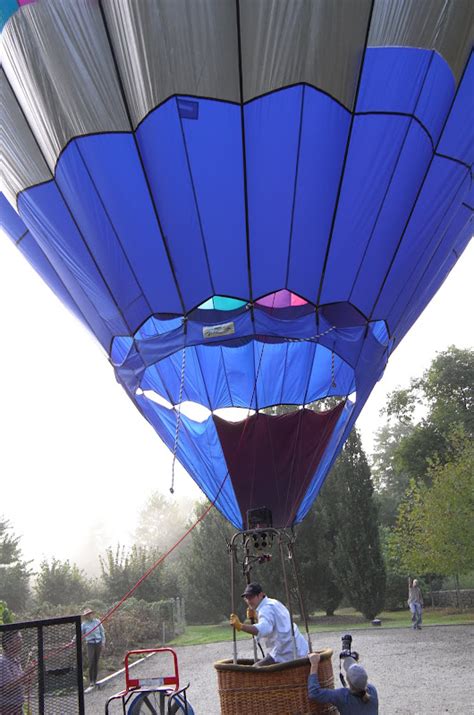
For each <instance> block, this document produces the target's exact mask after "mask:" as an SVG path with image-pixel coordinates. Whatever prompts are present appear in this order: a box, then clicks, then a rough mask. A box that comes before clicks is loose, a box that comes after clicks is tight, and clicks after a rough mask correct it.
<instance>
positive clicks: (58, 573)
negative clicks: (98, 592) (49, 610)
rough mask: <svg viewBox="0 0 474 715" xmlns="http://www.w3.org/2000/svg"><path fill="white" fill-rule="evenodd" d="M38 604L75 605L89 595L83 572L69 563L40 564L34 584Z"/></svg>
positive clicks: (46, 562) (52, 561) (87, 582)
mask: <svg viewBox="0 0 474 715" xmlns="http://www.w3.org/2000/svg"><path fill="white" fill-rule="evenodd" d="M34 588H35V593H36V599H37V601H38V603H40V604H41V603H50V604H51V605H53V606H59V605H72V604H74V605H77V604H80V603H82V602H83V601H85V600H86V599H87V598H88V597H89V595H90V584H89V581H88V580H87V578H86V576H85V574H84V572H83V571H81V570H80V569H79V568H78V567H77V566H76V564H70V563H69V561H60V560H59V559H55V558H53V559H51V563H49V562H48V561H47V560H44V561H42V562H41V564H40V569H39V571H38V574H37V577H36V583H35V587H34Z"/></svg>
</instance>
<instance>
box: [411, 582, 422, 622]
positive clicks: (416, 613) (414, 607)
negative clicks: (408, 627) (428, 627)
mask: <svg viewBox="0 0 474 715" xmlns="http://www.w3.org/2000/svg"><path fill="white" fill-rule="evenodd" d="M408 608H409V609H410V611H411V620H412V624H413V625H412V628H413V630H419V631H421V620H422V616H423V594H422V593H421V588H420V587H419V585H418V581H417V580H416V578H415V579H413V582H412V580H411V578H410V576H409V577H408Z"/></svg>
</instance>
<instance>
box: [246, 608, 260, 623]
mask: <svg viewBox="0 0 474 715" xmlns="http://www.w3.org/2000/svg"><path fill="white" fill-rule="evenodd" d="M247 618H248V619H249V621H251V620H252V618H253V620H254V623H258V613H257V611H256V610H255V608H247Z"/></svg>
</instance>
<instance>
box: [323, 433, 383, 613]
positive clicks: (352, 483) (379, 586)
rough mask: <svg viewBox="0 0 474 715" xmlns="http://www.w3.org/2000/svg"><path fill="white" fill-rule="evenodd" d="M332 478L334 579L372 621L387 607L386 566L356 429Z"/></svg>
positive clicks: (366, 469)
mask: <svg viewBox="0 0 474 715" xmlns="http://www.w3.org/2000/svg"><path fill="white" fill-rule="evenodd" d="M330 479H332V480H333V481H334V482H335V483H336V484H335V485H333V486H334V488H335V489H336V490H337V494H338V501H339V503H338V511H339V519H338V531H337V535H336V538H335V542H336V548H335V553H334V561H333V572H334V576H335V578H336V582H337V584H338V586H339V588H340V590H341V591H342V593H343V594H344V595H345V597H346V598H347V599H348V600H349V602H350V604H351V605H352V606H353V607H354V608H356V609H357V610H358V611H360V612H361V613H362V614H363V615H364V616H365V617H366V618H368V619H373V618H375V616H376V615H377V613H379V612H380V611H381V610H382V608H383V604H384V593H385V567H384V563H383V556H382V550H381V546H380V539H379V530H378V517H377V507H376V504H375V500H374V489H373V485H372V479H371V474H370V469H369V465H368V463H367V459H366V456H365V454H364V451H363V448H362V444H361V440H360V437H359V435H358V433H357V431H356V430H353V431H352V433H351V435H350V436H349V439H348V440H347V442H346V445H345V447H344V449H343V451H342V453H341V454H340V456H339V458H338V460H337V462H336V465H335V467H334V471H333V474H332V475H331V477H330Z"/></svg>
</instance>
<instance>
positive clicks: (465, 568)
mask: <svg viewBox="0 0 474 715" xmlns="http://www.w3.org/2000/svg"><path fill="white" fill-rule="evenodd" d="M454 441H455V442H456V443H457V445H458V450H457V454H456V456H455V457H454V458H453V459H452V460H451V461H449V462H446V464H436V465H434V466H433V467H432V469H431V474H432V480H433V481H432V486H431V488H430V489H428V490H427V492H426V495H425V500H424V504H423V512H422V520H423V528H424V530H425V534H426V536H427V542H428V545H429V553H430V554H432V558H433V563H432V564H431V570H433V571H438V572H440V573H442V574H444V575H446V576H457V575H459V574H465V573H468V572H469V571H471V570H473V569H474V548H473V544H474V518H473V514H474V446H473V443H472V442H471V440H470V439H469V440H466V439H465V440H464V442H461V441H460V439H459V435H457V436H456V437H455V438H454Z"/></svg>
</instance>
